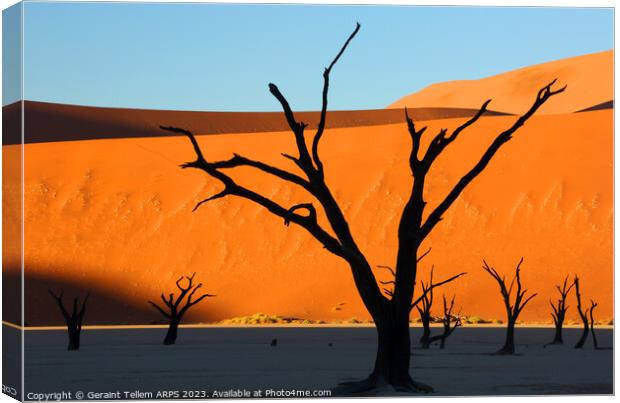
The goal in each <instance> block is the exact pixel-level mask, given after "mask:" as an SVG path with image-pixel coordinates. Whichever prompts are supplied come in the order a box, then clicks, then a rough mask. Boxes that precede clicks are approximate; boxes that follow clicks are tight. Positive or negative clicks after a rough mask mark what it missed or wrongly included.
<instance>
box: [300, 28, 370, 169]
mask: <svg viewBox="0 0 620 403" xmlns="http://www.w3.org/2000/svg"><path fill="white" fill-rule="evenodd" d="M359 30H360V24H359V22H358V23H357V24H356V26H355V30H354V31H353V33H351V35H349V38H348V39H347V41H346V42H345V43H344V45H343V46H342V48H341V49H340V52H338V54H337V55H336V57H335V58H334V60H333V61H332V62H331V64H330V65H329V67H327V68H326V69H325V71H324V72H323V102H322V106H321V118H320V120H319V125H318V128H317V131H316V134H315V135H314V139H313V140H312V158H313V159H314V163H315V164H316V169H317V171H318V172H319V174H320V175H321V176H323V163H322V162H321V158H320V157H319V141H321V137H322V136H323V131H324V130H325V118H326V115H327V93H328V91H329V73H330V72H331V71H332V67H334V65H335V64H336V62H337V61H338V59H340V56H342V54H343V53H344V51H345V49H346V48H347V46H349V43H350V42H351V40H352V39H353V38H354V37H355V35H357V33H358V31H359Z"/></svg>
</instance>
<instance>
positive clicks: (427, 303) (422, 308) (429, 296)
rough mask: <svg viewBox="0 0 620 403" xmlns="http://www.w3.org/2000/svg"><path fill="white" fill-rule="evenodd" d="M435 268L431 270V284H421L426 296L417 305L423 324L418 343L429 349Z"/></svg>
mask: <svg viewBox="0 0 620 403" xmlns="http://www.w3.org/2000/svg"><path fill="white" fill-rule="evenodd" d="M434 269H435V267H432V268H431V274H430V279H429V284H426V283H424V281H422V282H421V287H422V294H423V295H424V296H423V298H422V300H421V301H420V303H419V304H417V305H416V307H415V309H417V311H418V313H419V314H420V321H421V322H422V336H421V337H420V340H419V341H418V343H419V344H420V347H421V348H425V349H426V348H428V347H429V346H430V343H429V340H430V338H431V319H432V316H431V307H432V306H433V290H432V288H430V286H431V285H433V270H434Z"/></svg>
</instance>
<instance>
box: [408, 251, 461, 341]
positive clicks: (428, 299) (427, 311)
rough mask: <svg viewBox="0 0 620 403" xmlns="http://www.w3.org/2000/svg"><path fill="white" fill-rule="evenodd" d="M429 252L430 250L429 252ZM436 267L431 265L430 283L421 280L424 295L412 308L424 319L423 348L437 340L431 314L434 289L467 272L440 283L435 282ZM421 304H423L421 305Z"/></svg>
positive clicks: (421, 339)
mask: <svg viewBox="0 0 620 403" xmlns="http://www.w3.org/2000/svg"><path fill="white" fill-rule="evenodd" d="M427 253H428V252H427ZM424 256H426V254H424V255H422V257H424ZM434 269H435V267H434V266H433V267H431V272H430V276H429V282H428V284H426V283H424V281H422V282H421V287H422V295H421V296H420V297H419V298H418V299H417V300H416V302H414V303H413V304H412V308H413V307H415V308H416V309H417V310H418V313H419V314H420V320H421V321H422V329H423V330H422V337H420V340H419V344H420V347H421V348H424V349H427V348H429V347H430V344H431V343H432V342H433V341H435V340H437V339H434V340H433V338H432V337H431V320H432V319H433V317H432V314H431V308H432V306H433V289H435V288H436V287H439V286H442V285H444V284H447V283H449V282H452V281H454V280H456V279H457V278H459V277H461V276H463V275H465V274H467V273H459V274H457V275H456V276H452V277H450V278H449V279H447V280H443V281H440V282H439V283H433V271H434ZM420 305H421V306H420Z"/></svg>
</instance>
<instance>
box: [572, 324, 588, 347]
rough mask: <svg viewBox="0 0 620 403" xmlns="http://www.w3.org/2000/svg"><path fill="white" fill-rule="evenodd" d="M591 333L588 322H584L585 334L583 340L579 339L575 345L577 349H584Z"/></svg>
mask: <svg viewBox="0 0 620 403" xmlns="http://www.w3.org/2000/svg"><path fill="white" fill-rule="evenodd" d="M589 331H590V328H589V326H588V322H587V321H585V322H583V333H582V334H581V338H580V339H579V341H578V342H577V344H575V348H582V347H583V345H584V344H586V340H587V339H588V332H589Z"/></svg>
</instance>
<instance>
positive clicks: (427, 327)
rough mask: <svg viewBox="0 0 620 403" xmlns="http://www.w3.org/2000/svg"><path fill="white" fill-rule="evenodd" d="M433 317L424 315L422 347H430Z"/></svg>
mask: <svg viewBox="0 0 620 403" xmlns="http://www.w3.org/2000/svg"><path fill="white" fill-rule="evenodd" d="M430 322H431V318H430V317H427V316H425V315H423V316H422V327H423V329H424V331H423V333H422V337H420V347H421V348H428V347H429V345H430V339H431V324H430Z"/></svg>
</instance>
